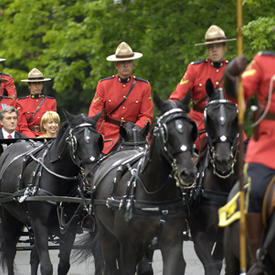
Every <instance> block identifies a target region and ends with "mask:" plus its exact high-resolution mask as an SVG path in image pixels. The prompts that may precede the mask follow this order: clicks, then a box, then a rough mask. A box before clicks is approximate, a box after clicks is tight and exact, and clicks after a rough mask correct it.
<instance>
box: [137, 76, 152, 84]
mask: <svg viewBox="0 0 275 275" xmlns="http://www.w3.org/2000/svg"><path fill="white" fill-rule="evenodd" d="M134 79H135V80H137V81H142V82H145V83H148V82H149V81H148V80H145V79H143V78H140V77H137V76H134Z"/></svg>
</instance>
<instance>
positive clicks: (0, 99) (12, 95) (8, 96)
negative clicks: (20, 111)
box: [0, 58, 17, 110]
mask: <svg viewBox="0 0 275 275" xmlns="http://www.w3.org/2000/svg"><path fill="white" fill-rule="evenodd" d="M5 60H6V59H3V58H0V62H2V61H5ZM16 98H17V92H16V88H15V85H14V81H13V78H12V76H11V75H9V74H5V73H1V72H0V110H1V109H3V108H5V107H6V106H7V105H8V106H15V100H16Z"/></svg>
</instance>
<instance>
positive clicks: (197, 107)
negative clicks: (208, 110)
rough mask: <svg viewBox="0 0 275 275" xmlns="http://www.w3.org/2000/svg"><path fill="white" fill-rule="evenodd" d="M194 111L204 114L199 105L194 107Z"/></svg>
mask: <svg viewBox="0 0 275 275" xmlns="http://www.w3.org/2000/svg"><path fill="white" fill-rule="evenodd" d="M193 110H195V111H197V112H200V113H203V112H204V108H201V107H199V106H198V105H193Z"/></svg>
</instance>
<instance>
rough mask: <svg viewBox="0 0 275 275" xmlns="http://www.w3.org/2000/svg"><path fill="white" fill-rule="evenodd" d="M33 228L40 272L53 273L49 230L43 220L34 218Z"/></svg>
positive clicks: (47, 274)
mask: <svg viewBox="0 0 275 275" xmlns="http://www.w3.org/2000/svg"><path fill="white" fill-rule="evenodd" d="M32 228H33V231H34V239H35V241H34V243H35V246H36V249H37V253H38V255H39V259H40V272H41V275H52V274H53V266H52V263H51V260H50V255H49V250H48V236H49V235H48V230H47V227H46V226H45V225H43V224H42V222H41V220H39V219H34V220H33V222H32Z"/></svg>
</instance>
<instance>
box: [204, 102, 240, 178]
mask: <svg viewBox="0 0 275 275" xmlns="http://www.w3.org/2000/svg"><path fill="white" fill-rule="evenodd" d="M214 104H216V105H218V104H222V105H221V107H224V106H223V105H224V104H230V105H235V106H236V104H234V103H233V102H231V101H229V100H227V99H215V100H212V101H209V102H208V103H207V104H206V106H205V109H204V122H205V127H206V126H207V109H208V107H209V106H211V105H214ZM221 112H222V115H221V120H222V121H223V120H224V117H225V116H224V109H222V110H221ZM236 112H237V113H238V108H237V106H236ZM206 136H207V140H208V144H209V147H210V154H209V157H210V163H211V165H212V167H213V173H214V174H215V175H217V176H218V177H220V178H223V179H226V178H228V177H230V176H231V175H232V174H233V173H234V165H235V163H236V161H237V152H238V150H237V149H236V145H237V142H238V139H239V133H237V134H236V136H235V137H234V138H233V139H232V138H230V137H229V136H227V135H221V136H219V137H216V138H212V137H210V135H208V134H207V131H206ZM219 142H229V143H230V144H231V147H230V157H231V159H232V163H231V169H230V171H229V172H228V173H227V174H226V175H222V174H220V173H219V172H218V171H217V169H216V164H215V160H216V151H215V144H216V143H219Z"/></svg>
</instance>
